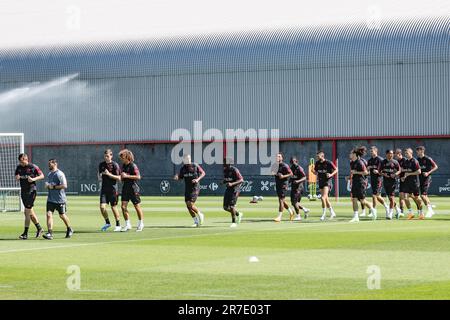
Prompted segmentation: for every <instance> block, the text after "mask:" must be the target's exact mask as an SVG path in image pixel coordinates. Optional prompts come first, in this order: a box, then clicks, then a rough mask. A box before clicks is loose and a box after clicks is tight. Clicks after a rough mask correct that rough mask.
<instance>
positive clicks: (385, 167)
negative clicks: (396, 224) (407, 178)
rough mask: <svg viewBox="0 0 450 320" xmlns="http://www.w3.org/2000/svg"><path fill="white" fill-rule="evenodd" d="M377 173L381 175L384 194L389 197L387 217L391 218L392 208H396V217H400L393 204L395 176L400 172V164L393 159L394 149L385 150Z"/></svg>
mask: <svg viewBox="0 0 450 320" xmlns="http://www.w3.org/2000/svg"><path fill="white" fill-rule="evenodd" d="M379 173H380V174H381V176H382V177H383V186H384V190H385V191H386V195H387V196H388V198H389V214H388V215H387V218H388V219H390V220H392V215H393V213H394V208H396V209H397V215H396V217H397V219H398V218H400V209H399V208H398V207H397V205H396V204H395V188H396V186H397V178H398V177H399V176H400V174H401V168H400V164H399V163H398V161H397V160H395V159H394V151H393V150H390V149H389V150H387V151H386V159H384V160H383V161H381V165H380V168H379Z"/></svg>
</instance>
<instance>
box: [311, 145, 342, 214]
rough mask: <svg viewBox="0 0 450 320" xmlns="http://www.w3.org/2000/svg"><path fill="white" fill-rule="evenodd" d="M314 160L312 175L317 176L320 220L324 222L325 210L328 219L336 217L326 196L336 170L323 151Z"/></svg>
mask: <svg viewBox="0 0 450 320" xmlns="http://www.w3.org/2000/svg"><path fill="white" fill-rule="evenodd" d="M316 160H317V161H316V163H315V165H314V174H315V175H316V176H318V179H319V190H320V194H321V196H322V197H321V198H320V200H321V201H322V217H321V218H320V220H321V221H324V220H325V217H326V213H327V208H328V209H329V210H330V219H334V218H335V217H336V213H335V212H334V210H333V207H332V206H331V203H330V199H329V198H328V194H329V193H330V189H331V187H332V182H331V180H332V178H333V177H334V176H335V175H336V174H337V172H338V169H337V168H336V166H335V165H334V163H333V162H331V161H329V160H327V159H325V153H324V152H323V151H319V152H317V154H316Z"/></svg>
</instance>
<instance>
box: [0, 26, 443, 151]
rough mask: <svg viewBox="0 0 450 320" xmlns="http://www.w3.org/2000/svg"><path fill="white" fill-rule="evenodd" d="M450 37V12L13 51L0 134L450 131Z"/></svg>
mask: <svg viewBox="0 0 450 320" xmlns="http://www.w3.org/2000/svg"><path fill="white" fill-rule="evenodd" d="M448 30H449V19H448V18H447V17H445V18H442V19H438V18H433V19H423V20H410V21H403V22H389V23H385V24H383V27H382V29H381V30H369V29H367V27H366V26H364V25H342V26H334V27H322V28H309V29H304V30H282V31H277V32H267V33H264V32H259V33H253V34H231V35H226V36H216V37H214V36H208V37H203V38H195V39H173V40H170V41H169V40H164V41H160V42H148V43H142V42H136V43H125V44H107V45H92V46H87V47H86V46H83V47H66V48H34V49H30V50H25V51H20V52H18V51H2V52H0V67H1V68H0V131H19V132H24V133H25V137H26V142H27V143H42V142H56V143H58V142H92V141H93V142H95V141H103V142H107V141H142V140H169V139H170V138H171V134H172V132H173V130H175V129H177V128H186V129H189V130H192V126H193V122H194V121H195V120H201V121H203V129H204V130H206V129H208V128H217V129H220V130H225V129H227V128H243V129H248V128H255V129H258V128H261V129H262V128H266V129H270V128H273V129H279V130H280V134H281V137H284V138H321V137H344V136H345V137H357V136H374V137H376V136H409V135H414V136H415V135H424V136H426V135H447V134H450V125H449V123H450V122H449V120H450V111H449V107H450V99H449V98H450V96H449V95H450V94H449V90H448V88H450V74H449V73H450V46H449V43H450V42H449V40H450V34H449V33H448ZM75 73H76V74H78V76H77V77H75V78H74V79H72V80H67V79H66V80H67V81H65V80H64V78H58V77H66V76H68V75H71V74H75ZM55 78H58V79H57V80H58V81H59V83H58V84H56V85H53V86H48V84H49V81H50V80H51V79H55ZM31 81H33V82H31ZM24 87H26V88H28V89H26V90H22V89H24ZM17 89H19V90H17ZM21 90H22V91H21ZM19 110H20V111H19Z"/></svg>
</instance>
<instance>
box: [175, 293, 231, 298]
mask: <svg viewBox="0 0 450 320" xmlns="http://www.w3.org/2000/svg"><path fill="white" fill-rule="evenodd" d="M182 296H186V297H211V298H235V297H236V296H227V295H221V294H201V293H192V294H189V293H184V294H182Z"/></svg>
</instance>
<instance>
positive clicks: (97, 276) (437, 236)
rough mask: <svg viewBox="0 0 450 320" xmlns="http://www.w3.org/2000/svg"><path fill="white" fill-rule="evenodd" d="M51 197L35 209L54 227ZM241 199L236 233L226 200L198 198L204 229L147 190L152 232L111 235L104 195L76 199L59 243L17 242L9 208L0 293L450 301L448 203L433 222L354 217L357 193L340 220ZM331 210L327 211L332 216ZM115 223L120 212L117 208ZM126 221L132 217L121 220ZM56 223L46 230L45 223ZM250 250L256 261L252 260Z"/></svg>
mask: <svg viewBox="0 0 450 320" xmlns="http://www.w3.org/2000/svg"><path fill="white" fill-rule="evenodd" d="M45 200H46V197H44V196H40V197H38V201H37V204H36V207H35V209H36V212H37V213H38V216H39V218H40V222H41V224H42V225H45V219H44V218H45V216H44V210H45V209H44V205H45ZM249 200H250V199H249V198H248V197H241V198H240V199H239V201H238V207H239V209H240V211H242V212H244V219H243V222H242V223H241V224H240V225H239V226H238V228H236V229H230V227H229V226H230V223H231V219H230V217H229V214H228V213H226V212H225V211H223V210H222V198H219V197H205V196H203V197H200V198H199V200H198V206H199V207H200V209H201V210H202V212H203V213H204V214H205V215H206V221H205V224H204V226H202V227H201V228H191V227H190V225H191V224H192V219H191V218H190V216H189V215H188V213H187V212H186V210H185V208H184V203H183V199H182V198H181V197H179V198H178V197H177V198H164V197H144V198H143V207H144V213H145V215H146V216H145V225H146V227H145V229H144V231H143V232H141V233H136V232H135V227H136V222H137V218H136V214H135V212H134V209H133V208H132V206H131V207H130V213H131V218H132V220H131V221H132V224H133V230H132V231H129V232H128V233H114V232H112V231H108V232H101V231H99V230H100V227H101V226H102V225H103V224H104V221H103V220H102V218H101V215H100V212H99V210H98V198H97V197H69V200H68V212H69V216H70V218H71V220H72V225H73V227H74V230H75V234H74V236H73V238H72V239H64V235H65V228H64V227H63V223H62V221H61V220H60V219H59V218H58V217H57V215H56V214H55V228H54V229H55V234H54V236H55V239H54V240H53V241H49V240H45V239H42V238H40V239H37V240H36V239H34V233H35V228H34V226H33V225H31V227H30V238H29V240H26V241H23V240H18V236H19V235H20V234H21V233H22V230H23V217H22V214H19V213H1V214H0V298H1V299H450V201H449V200H450V199H448V198H432V202H433V204H434V205H436V209H435V211H436V213H437V215H435V216H434V217H433V218H432V219H428V220H425V221H419V220H413V221H407V220H406V219H402V220H394V221H386V220H384V216H385V215H384V210H382V207H381V206H378V215H379V220H378V221H376V222H372V221H369V220H367V221H364V220H363V221H361V222H359V223H357V224H350V223H348V221H349V220H350V219H351V216H352V209H351V206H350V202H349V199H341V200H340V202H339V203H336V202H333V205H334V208H335V210H336V213H337V215H338V219H337V220H334V221H325V222H320V221H319V217H320V215H321V210H320V201H307V200H306V201H305V200H304V203H305V204H306V206H307V207H309V208H310V209H312V211H311V215H310V217H309V218H308V220H306V221H302V222H289V221H288V215H287V214H286V213H285V215H284V218H285V221H283V222H281V223H275V222H273V221H272V218H274V217H275V216H276V213H277V202H276V199H275V198H265V199H264V201H262V202H260V203H258V204H250V203H249ZM328 216H329V215H328ZM110 219H111V221H113V220H114V219H113V216H112V214H111V213H110ZM121 222H123V219H122V221H121ZM45 229H46V228H45ZM250 257H256V258H257V259H254V260H257V261H256V262H251V261H250V260H249V258H250Z"/></svg>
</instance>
